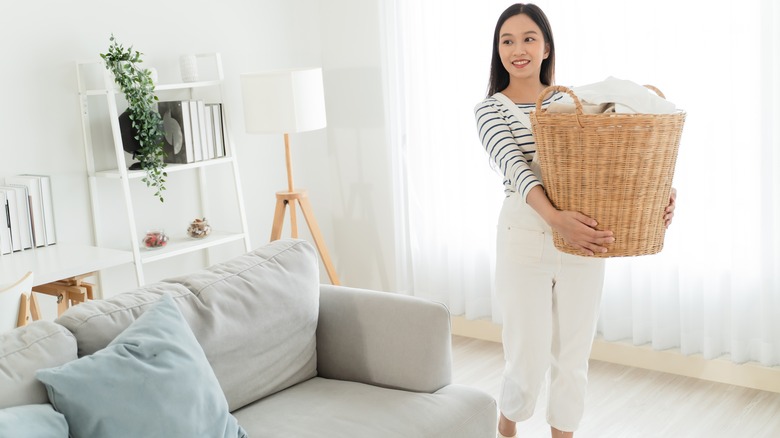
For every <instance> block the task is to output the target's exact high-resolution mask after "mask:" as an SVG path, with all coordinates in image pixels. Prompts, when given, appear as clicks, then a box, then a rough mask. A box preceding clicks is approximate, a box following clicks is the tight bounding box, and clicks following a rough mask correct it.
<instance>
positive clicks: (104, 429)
mask: <svg viewBox="0 0 780 438" xmlns="http://www.w3.org/2000/svg"><path fill="white" fill-rule="evenodd" d="M36 377H37V378H38V379H39V380H40V381H41V382H43V384H44V385H45V386H46V390H47V392H48V394H49V400H50V401H51V403H52V404H53V405H54V408H55V409H57V410H58V411H60V412H62V413H63V414H64V415H65V419H66V420H67V421H68V425H69V426H70V434H71V436H72V437H73V438H86V437H109V436H110V437H112V438H123V437H127V438H137V437H143V436H166V437H215V438H216V437H230V438H235V437H245V436H246V433H245V432H244V431H243V429H242V428H241V427H240V426H239V425H238V422H237V421H236V419H235V417H233V416H232V415H231V414H230V412H229V411H228V405H227V401H226V400H225V395H224V394H223V393H222V390H221V388H220V386H219V383H218V382H217V378H216V377H215V375H214V371H212V369H211V366H210V365H209V363H208V360H207V359H206V355H205V354H204V353H203V349H202V348H201V347H200V345H199V344H198V342H197V340H196V339H195V335H193V333H192V330H190V327H189V325H187V322H186V321H185V320H184V317H183V316H182V314H181V312H180V311H179V309H178V307H177V306H176V304H174V302H173V299H172V298H171V296H170V295H168V294H166V295H163V297H162V298H161V299H160V301H159V302H158V303H157V304H155V305H154V306H153V307H151V308H149V309H148V310H147V311H146V312H144V313H143V314H142V315H141V316H140V317H139V318H138V319H137V320H135V322H133V323H132V324H131V325H130V326H129V327H128V328H127V329H125V330H124V331H123V332H122V333H120V334H119V336H117V337H116V338H115V339H114V340H113V341H111V343H110V344H108V346H107V347H106V348H104V349H102V350H99V351H97V352H95V353H94V354H92V355H89V356H84V357H82V358H80V359H77V360H74V361H72V362H68V363H66V364H64V365H62V366H59V367H55V368H48V369H42V370H39V371H38V373H37V374H36Z"/></svg>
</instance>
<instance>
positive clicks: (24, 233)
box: [0, 185, 33, 250]
mask: <svg viewBox="0 0 780 438" xmlns="http://www.w3.org/2000/svg"><path fill="white" fill-rule="evenodd" d="M0 191H3V192H5V194H6V198H7V199H8V209H9V216H10V217H11V235H12V238H13V239H14V241H15V242H16V241H18V242H19V244H20V249H23V250H24V249H30V248H32V246H33V235H32V226H31V222H30V201H29V198H28V195H27V187H26V186H20V185H6V186H0ZM12 201H13V202H12ZM14 203H15V205H14ZM14 214H16V221H14V219H13V218H14ZM17 233H18V237H16V236H17ZM17 239H18V240H17Z"/></svg>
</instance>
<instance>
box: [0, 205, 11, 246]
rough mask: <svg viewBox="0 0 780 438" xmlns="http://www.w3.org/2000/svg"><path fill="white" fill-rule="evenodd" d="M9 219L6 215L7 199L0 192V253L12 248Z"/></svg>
mask: <svg viewBox="0 0 780 438" xmlns="http://www.w3.org/2000/svg"><path fill="white" fill-rule="evenodd" d="M11 239H12V238H11V220H10V218H9V217H8V200H7V199H6V197H5V192H0V254H10V253H11V250H12V249H13V248H12V245H13V243H12V240H11Z"/></svg>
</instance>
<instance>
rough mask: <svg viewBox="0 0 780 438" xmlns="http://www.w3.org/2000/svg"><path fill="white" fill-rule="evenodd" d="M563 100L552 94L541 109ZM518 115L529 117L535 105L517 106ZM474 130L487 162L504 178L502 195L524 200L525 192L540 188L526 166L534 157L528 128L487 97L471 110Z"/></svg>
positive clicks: (539, 183)
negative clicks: (516, 196)
mask: <svg viewBox="0 0 780 438" xmlns="http://www.w3.org/2000/svg"><path fill="white" fill-rule="evenodd" d="M562 98H563V94H562V93H559V92H556V93H554V94H553V95H552V96H550V97H548V98H547V99H546V100H545V101H544V102H543V103H542V108H546V107H547V106H548V105H549V104H550V102H554V101H557V100H560V99H562ZM517 107H518V108H519V109H520V111H522V112H524V113H526V114H529V113H530V112H531V110H533V109H534V108H535V104H518V105H517ZM474 116H475V117H476V119H477V130H478V131H479V138H480V140H481V141H482V145H483V146H484V147H485V150H486V151H487V153H488V155H490V160H491V161H492V162H493V163H495V164H496V166H498V168H499V169H500V170H501V173H502V174H503V175H504V193H505V194H506V195H507V196H509V195H510V194H512V193H515V192H517V193H520V194H521V195H522V197H523V199H524V200H525V198H526V196H528V192H529V191H530V190H531V189H532V188H533V187H534V186H538V185H542V182H541V175H536V174H534V172H533V170H531V167H530V165H529V164H530V163H531V161H532V160H533V159H534V155H535V154H536V142H535V141H534V136H533V134H532V133H531V130H530V126H523V124H522V123H521V122H520V121H519V120H518V119H517V117H515V116H514V115H513V114H512V112H511V111H510V110H509V109H507V108H506V107H504V105H503V104H502V103H501V102H499V101H498V100H497V99H495V98H493V97H488V98H486V99H485V100H483V101H482V102H480V103H479V104H477V106H476V107H475V108H474Z"/></svg>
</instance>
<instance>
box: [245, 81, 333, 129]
mask: <svg viewBox="0 0 780 438" xmlns="http://www.w3.org/2000/svg"><path fill="white" fill-rule="evenodd" d="M241 94H242V97H243V100H244V125H245V127H246V132H248V133H251V134H255V133H291V132H304V131H313V130H315V129H322V128H324V127H325V126H326V119H325V93H324V90H323V86H322V69H321V68H314V69H296V70H284V71H271V72H261V73H245V74H242V75H241Z"/></svg>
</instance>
